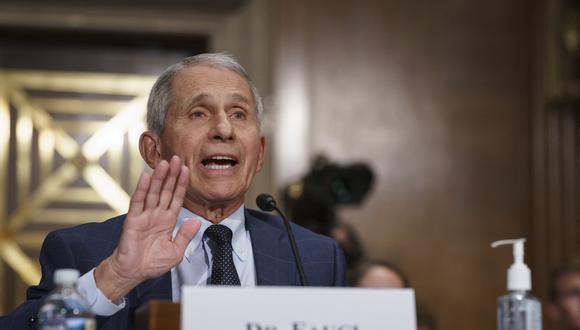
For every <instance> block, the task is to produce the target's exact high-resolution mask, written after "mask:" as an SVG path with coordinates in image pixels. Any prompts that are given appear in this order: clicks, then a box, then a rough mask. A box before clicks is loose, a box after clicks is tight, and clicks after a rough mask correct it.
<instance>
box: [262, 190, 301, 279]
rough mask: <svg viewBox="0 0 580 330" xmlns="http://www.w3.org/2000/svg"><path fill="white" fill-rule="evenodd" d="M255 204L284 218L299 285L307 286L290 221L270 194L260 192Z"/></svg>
mask: <svg viewBox="0 0 580 330" xmlns="http://www.w3.org/2000/svg"><path fill="white" fill-rule="evenodd" d="M256 204H257V205H258V207H259V208H260V210H262V211H266V212H272V211H274V210H276V212H277V213H278V214H279V215H280V217H282V220H284V226H285V227H286V233H287V234H288V241H290V247H291V248H292V254H293V255H294V261H295V262H296V268H297V269H298V276H299V277H300V285H302V286H308V280H307V279H306V273H304V267H303V266H302V259H300V255H299V254H298V247H297V245H296V239H295V238H294V232H293V231H292V228H291V227H290V222H289V221H288V219H286V217H285V216H284V213H282V211H280V209H279V208H278V206H276V200H275V199H274V197H272V195H269V194H260V195H258V197H257V198H256Z"/></svg>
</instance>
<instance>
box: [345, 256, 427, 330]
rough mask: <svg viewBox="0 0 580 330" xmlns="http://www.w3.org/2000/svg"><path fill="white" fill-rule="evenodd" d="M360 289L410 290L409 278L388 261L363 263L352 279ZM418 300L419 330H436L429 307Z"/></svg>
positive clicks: (354, 284)
mask: <svg viewBox="0 0 580 330" xmlns="http://www.w3.org/2000/svg"><path fill="white" fill-rule="evenodd" d="M350 281H351V283H352V284H353V286H355V287H358V288H392V289H404V288H410V287H411V285H410V283H409V278H408V277H407V275H405V273H404V272H403V271H401V269H400V268H399V267H398V266H396V265H395V264H393V263H391V262H388V261H381V260H374V261H364V262H362V263H361V264H360V265H359V266H358V267H357V269H356V270H355V272H354V273H353V277H352V278H351V279H350ZM415 299H416V306H415V308H416V313H417V330H436V329H437V323H436V321H435V317H434V315H433V313H432V312H431V311H430V310H429V308H427V306H426V305H425V304H424V303H423V302H421V301H419V300H418V299H417V297H416V295H415Z"/></svg>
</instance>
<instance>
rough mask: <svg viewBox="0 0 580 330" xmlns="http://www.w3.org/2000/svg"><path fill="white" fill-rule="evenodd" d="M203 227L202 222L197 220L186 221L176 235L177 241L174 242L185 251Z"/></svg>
mask: <svg viewBox="0 0 580 330" xmlns="http://www.w3.org/2000/svg"><path fill="white" fill-rule="evenodd" d="M200 227H201V222H200V221H199V220H196V219H188V220H186V221H185V222H184V223H183V225H181V228H179V231H177V234H176V235H175V239H174V240H173V242H174V243H175V244H176V245H177V246H178V247H179V249H180V250H181V251H185V248H187V245H188V244H189V242H190V241H191V240H192V239H193V237H195V235H196V234H197V232H198V231H199V228H200Z"/></svg>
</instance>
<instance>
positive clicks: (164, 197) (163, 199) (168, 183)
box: [159, 156, 181, 209]
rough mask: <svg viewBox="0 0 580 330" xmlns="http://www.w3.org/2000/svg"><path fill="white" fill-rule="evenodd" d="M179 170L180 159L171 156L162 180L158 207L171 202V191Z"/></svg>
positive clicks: (165, 205) (173, 188)
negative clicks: (167, 169) (165, 174)
mask: <svg viewBox="0 0 580 330" xmlns="http://www.w3.org/2000/svg"><path fill="white" fill-rule="evenodd" d="M180 172H181V159H179V157H177V156H173V157H171V160H170V161H169V172H168V175H167V177H166V178H165V182H163V188H162V190H161V196H160V198H159V207H161V208H163V209H166V208H168V207H169V204H170V203H171V199H172V197H173V192H174V190H175V183H176V182H177V180H178V176H179V175H180Z"/></svg>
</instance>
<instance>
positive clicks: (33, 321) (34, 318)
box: [28, 315, 38, 325]
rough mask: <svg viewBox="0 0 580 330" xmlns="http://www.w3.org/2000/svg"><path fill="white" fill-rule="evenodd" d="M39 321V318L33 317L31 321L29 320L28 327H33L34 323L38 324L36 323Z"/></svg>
mask: <svg viewBox="0 0 580 330" xmlns="http://www.w3.org/2000/svg"><path fill="white" fill-rule="evenodd" d="M37 320H38V317H37V316H36V315H32V316H31V317H30V318H29V319H28V325H33V324H34V323H36V321H37Z"/></svg>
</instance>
